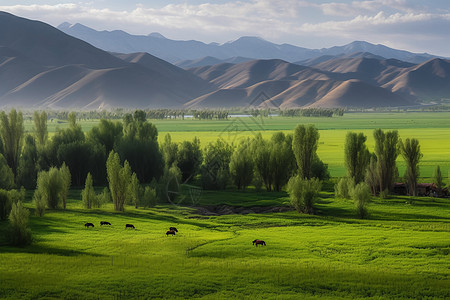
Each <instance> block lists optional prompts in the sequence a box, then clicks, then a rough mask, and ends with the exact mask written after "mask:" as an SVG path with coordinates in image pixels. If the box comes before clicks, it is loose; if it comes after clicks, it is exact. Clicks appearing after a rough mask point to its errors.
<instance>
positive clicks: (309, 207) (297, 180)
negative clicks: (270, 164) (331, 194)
mask: <svg viewBox="0 0 450 300" xmlns="http://www.w3.org/2000/svg"><path fill="white" fill-rule="evenodd" d="M287 188H288V193H289V196H290V199H291V205H292V206H293V207H295V209H296V210H297V211H298V212H304V213H307V214H312V213H314V203H315V201H316V200H317V198H318V196H319V193H320V189H321V183H320V181H319V179H317V178H312V179H309V180H308V179H303V178H301V176H298V175H297V176H294V177H291V179H289V182H288V186H287Z"/></svg>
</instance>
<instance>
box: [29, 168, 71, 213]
mask: <svg viewBox="0 0 450 300" xmlns="http://www.w3.org/2000/svg"><path fill="white" fill-rule="evenodd" d="M69 188H70V172H69V170H68V168H67V167H66V166H65V165H63V166H62V167H61V169H58V168H56V167H52V168H50V169H49V170H48V171H41V172H39V173H38V178H37V187H36V190H35V192H34V193H35V195H34V199H35V200H36V201H37V202H36V206H37V205H38V204H39V205H41V201H45V202H46V203H47V207H48V208H51V209H55V208H58V206H59V205H60V204H62V205H63V208H65V207H66V199H67V193H68V191H69ZM61 202H62V203H61Z"/></svg>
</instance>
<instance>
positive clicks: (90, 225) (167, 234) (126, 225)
mask: <svg viewBox="0 0 450 300" xmlns="http://www.w3.org/2000/svg"><path fill="white" fill-rule="evenodd" d="M103 225H109V226H111V223H109V222H106V221H101V222H100V226H103ZM84 227H86V228H89V227H94V224H93V223H86V224H84ZM127 228H131V229H136V227H134V225H133V224H125V229H127ZM175 232H178V229H177V228H176V227H170V228H169V230H168V231H167V232H166V236H169V235H175ZM252 243H253V245H255V246H256V247H258V245H261V246H265V245H266V242H264V241H262V240H254V241H253V242H252Z"/></svg>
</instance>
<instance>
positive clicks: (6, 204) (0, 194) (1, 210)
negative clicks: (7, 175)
mask: <svg viewBox="0 0 450 300" xmlns="http://www.w3.org/2000/svg"><path fill="white" fill-rule="evenodd" d="M11 205H12V202H11V198H10V197H9V194H8V191H5V190H1V189H0V220H6V218H7V217H8V215H9V212H10V211H11Z"/></svg>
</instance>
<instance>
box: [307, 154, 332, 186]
mask: <svg viewBox="0 0 450 300" xmlns="http://www.w3.org/2000/svg"><path fill="white" fill-rule="evenodd" d="M311 176H312V177H313V178H317V179H319V180H321V181H324V180H328V179H330V172H329V171H328V165H327V164H326V163H324V162H323V161H322V160H321V159H320V158H319V156H318V155H315V156H314V158H313V162H312V165H311Z"/></svg>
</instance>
